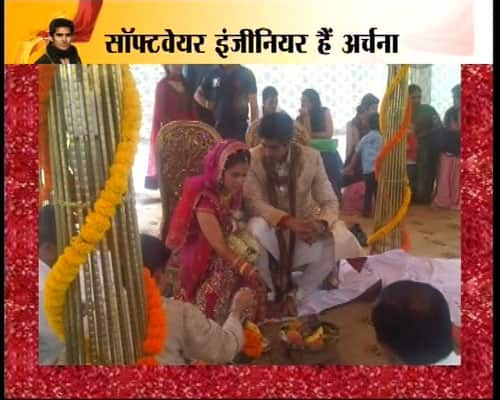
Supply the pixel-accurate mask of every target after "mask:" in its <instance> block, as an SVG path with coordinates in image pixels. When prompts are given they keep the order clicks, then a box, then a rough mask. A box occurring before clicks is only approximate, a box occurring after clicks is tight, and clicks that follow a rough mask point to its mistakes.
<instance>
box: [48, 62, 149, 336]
mask: <svg viewBox="0 0 500 400" xmlns="http://www.w3.org/2000/svg"><path fill="white" fill-rule="evenodd" d="M122 75H123V92H122V93H123V105H124V109H123V112H122V121H121V127H122V131H121V142H120V144H119V145H118V146H117V149H116V153H115V158H114V164H113V166H112V167H111V168H110V173H109V178H108V180H107V181H106V184H105V186H104V189H103V191H102V192H101V193H100V196H99V198H98V199H97V201H96V203H95V206H94V211H92V212H91V213H90V214H89V215H87V218H86V220H85V224H84V225H83V227H82V229H81V231H80V234H79V235H77V236H76V237H74V238H73V239H72V241H71V244H70V245H69V246H68V247H66V248H65V250H64V252H63V254H61V255H60V256H59V258H58V260H57V261H56V263H55V264H54V266H53V267H52V269H51V271H50V273H49V276H48V278H47V282H46V285H45V289H44V308H45V313H46V315H47V320H48V322H49V325H50V327H51V328H52V329H53V331H54V332H55V333H56V335H57V336H58V337H59V338H60V339H61V340H62V341H64V303H65V299H66V291H67V290H68V288H69V286H70V284H71V282H73V280H74V279H75V278H76V277H77V276H78V273H79V271H80V267H81V265H82V264H83V263H85V261H86V260H87V257H88V256H89V254H90V253H91V252H92V251H93V250H94V248H95V246H96V244H97V243H98V242H99V241H101V240H102V239H103V238H104V235H105V233H106V231H107V230H108V229H109V228H110V227H111V222H110V218H111V216H112V215H113V214H114V213H115V211H116V207H117V206H118V205H119V204H120V203H121V201H122V198H123V195H124V194H125V192H126V191H127V189H128V178H129V176H130V173H131V168H132V163H133V160H134V155H135V152H136V149H137V144H138V142H139V128H140V101H139V94H138V92H137V89H136V87H135V82H134V79H133V77H132V74H131V72H130V70H129V69H128V67H127V66H122Z"/></svg>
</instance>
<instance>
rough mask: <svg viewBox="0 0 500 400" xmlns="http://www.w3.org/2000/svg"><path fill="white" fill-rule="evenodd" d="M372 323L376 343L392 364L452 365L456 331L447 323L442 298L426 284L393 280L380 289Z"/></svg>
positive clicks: (445, 307)
mask: <svg viewBox="0 0 500 400" xmlns="http://www.w3.org/2000/svg"><path fill="white" fill-rule="evenodd" d="M372 322H373V326H374V328H375V333H376V336H377V340H378V341H379V343H380V345H381V346H382V347H383V348H384V350H385V351H386V353H387V356H388V357H389V358H390V359H392V360H393V361H394V363H395V364H404V365H425V364H438V365H446V364H449V363H452V364H456V363H455V362H453V361H454V360H456V359H457V358H458V356H457V355H456V353H455V352H454V347H455V348H459V346H460V345H459V334H457V332H459V330H458V328H457V327H455V326H454V325H453V324H452V322H451V318H450V309H449V307H448V303H447V301H446V299H445V297H444V296H443V294H442V293H441V292H440V291H439V290H437V289H436V288H434V287H433V286H431V285H429V284H428V283H422V282H415V281H397V282H394V283H392V284H390V285H389V286H387V287H386V288H384V289H383V290H382V293H381V294H380V297H379V299H378V301H377V304H376V305H375V307H374V309H373V311H372ZM457 352H458V351H457Z"/></svg>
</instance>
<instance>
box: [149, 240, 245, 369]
mask: <svg viewBox="0 0 500 400" xmlns="http://www.w3.org/2000/svg"><path fill="white" fill-rule="evenodd" d="M141 246H142V253H143V261H144V265H145V266H146V267H147V268H148V269H149V270H150V272H151V275H152V276H153V277H154V279H155V281H156V283H157V285H158V286H159V288H160V290H161V289H162V288H163V286H164V283H165V279H164V276H165V268H166V264H167V261H168V258H169V257H170V250H168V249H167V248H166V247H165V246H164V245H163V243H162V242H161V241H160V240H159V239H157V238H155V237H153V236H149V235H141ZM254 301H255V299H254V296H253V294H252V291H251V290H250V289H248V288H242V289H240V290H238V291H237V292H236V293H235V295H234V297H233V299H232V303H231V308H230V312H229V316H228V317H227V319H226V320H225V322H224V324H223V325H222V326H221V325H219V324H217V323H216V322H215V321H213V320H211V319H209V318H207V317H206V316H205V315H204V314H203V312H202V311H200V309H199V308H198V307H197V306H196V305H194V304H191V303H187V302H182V301H179V300H174V299H167V298H163V309H164V312H165V313H166V320H167V323H168V329H167V332H168V333H167V338H166V341H165V348H164V349H163V351H162V352H161V353H160V355H159V356H158V362H159V363H160V364H163V365H183V364H190V363H191V362H192V361H198V360H201V361H203V362H205V363H208V364H225V363H229V362H231V361H232V360H233V358H234V357H235V356H236V355H237V354H238V353H240V351H241V350H242V348H243V345H244V333H243V326H242V321H243V320H244V319H246V317H247V314H248V310H249V309H250V308H251V307H252V305H253V302H254Z"/></svg>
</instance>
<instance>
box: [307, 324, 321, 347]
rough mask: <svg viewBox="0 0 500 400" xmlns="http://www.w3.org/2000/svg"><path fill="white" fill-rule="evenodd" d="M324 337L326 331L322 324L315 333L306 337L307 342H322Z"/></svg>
mask: <svg viewBox="0 0 500 400" xmlns="http://www.w3.org/2000/svg"><path fill="white" fill-rule="evenodd" d="M324 338H325V332H324V331H323V327H322V326H320V327H319V328H318V329H316V330H315V331H314V333H312V334H311V335H309V336H308V337H306V339H305V343H306V344H318V343H322V342H323V340H324Z"/></svg>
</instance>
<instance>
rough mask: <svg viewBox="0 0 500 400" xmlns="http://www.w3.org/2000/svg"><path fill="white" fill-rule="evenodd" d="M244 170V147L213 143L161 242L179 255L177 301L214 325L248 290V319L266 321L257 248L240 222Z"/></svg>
mask: <svg viewBox="0 0 500 400" xmlns="http://www.w3.org/2000/svg"><path fill="white" fill-rule="evenodd" d="M249 165H250V152H249V151H248V148H247V146H246V145H245V144H244V143H241V142H239V141H236V140H224V141H222V142H219V143H217V144H216V145H215V147H214V148H212V149H211V150H210V151H209V152H208V154H207V155H206V156H205V158H204V170H203V175H200V176H196V177H193V178H188V179H187V180H186V182H185V184H184V188H183V193H182V195H181V198H180V200H179V203H178V204H177V207H176V209H175V211H174V214H173V216H172V221H171V223H170V226H169V232H168V235H167V239H166V246H167V247H168V248H170V249H172V250H174V251H176V252H178V253H179V262H180V281H181V291H180V298H181V299H182V300H185V301H189V302H192V303H195V304H197V305H198V306H199V307H200V308H201V309H202V310H203V312H204V313H205V315H206V316H207V317H209V318H211V319H213V320H215V321H216V322H219V323H222V322H224V321H225V319H226V318H227V315H228V313H229V308H230V305H231V299H232V297H233V295H234V293H236V291H237V290H238V289H240V288H241V287H249V288H250V289H252V290H253V292H254V295H255V298H256V304H255V306H254V307H252V309H251V310H248V315H249V317H250V318H251V319H252V320H254V321H259V320H262V319H263V318H264V316H265V312H264V306H265V300H266V289H265V284H264V283H263V282H262V280H261V278H260V276H259V272H258V269H257V267H256V266H255V265H254V262H255V260H256V259H257V257H258V248H259V247H258V244H257V243H256V242H255V240H254V239H253V237H251V236H250V235H249V233H247V232H246V231H245V230H244V228H242V225H241V221H240V215H241V206H242V188H243V182H244V180H245V178H246V175H247V172H248V168H249Z"/></svg>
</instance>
